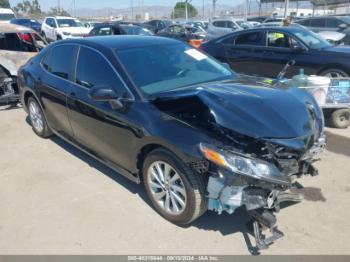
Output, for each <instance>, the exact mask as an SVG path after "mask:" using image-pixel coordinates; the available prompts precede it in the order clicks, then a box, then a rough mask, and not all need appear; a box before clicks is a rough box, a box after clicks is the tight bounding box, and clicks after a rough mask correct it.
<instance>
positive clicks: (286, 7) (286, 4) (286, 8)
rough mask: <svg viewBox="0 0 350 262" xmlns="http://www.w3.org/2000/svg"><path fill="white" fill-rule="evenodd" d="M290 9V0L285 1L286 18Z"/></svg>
mask: <svg viewBox="0 0 350 262" xmlns="http://www.w3.org/2000/svg"><path fill="white" fill-rule="evenodd" d="M288 9H289V0H285V3H284V17H287V16H288Z"/></svg>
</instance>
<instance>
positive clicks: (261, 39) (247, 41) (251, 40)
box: [235, 32, 265, 46]
mask: <svg viewBox="0 0 350 262" xmlns="http://www.w3.org/2000/svg"><path fill="white" fill-rule="evenodd" d="M235 44H236V45H254V46H265V32H252V33H245V34H241V35H239V36H237V37H236V41H235Z"/></svg>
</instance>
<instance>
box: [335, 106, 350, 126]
mask: <svg viewBox="0 0 350 262" xmlns="http://www.w3.org/2000/svg"><path fill="white" fill-rule="evenodd" d="M330 120H331V124H332V126H333V127H335V128H347V127H348V126H350V109H338V110H335V111H334V112H333V113H332V115H331V119H330Z"/></svg>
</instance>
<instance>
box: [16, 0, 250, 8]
mask: <svg viewBox="0 0 350 262" xmlns="http://www.w3.org/2000/svg"><path fill="white" fill-rule="evenodd" d="M131 1H133V3H134V6H137V5H140V4H141V3H142V2H143V3H144V5H165V6H172V5H174V4H175V3H176V2H177V0H90V1H87V0H75V5H76V7H77V8H82V7H86V8H94V9H98V8H104V7H113V8H126V7H130V3H131ZM243 1H244V0H218V2H217V3H218V4H228V5H232V6H235V5H237V4H240V3H242V2H243ZM19 2H22V0H10V3H11V5H16V4H17V3H19ZM60 2H61V5H62V6H63V8H65V9H71V8H72V7H73V0H60ZM204 2H205V4H211V3H212V0H204ZM39 3H40V5H41V8H42V9H43V10H47V9H49V8H50V7H51V6H57V3H58V0H39ZM192 3H193V4H194V5H202V4H203V0H192Z"/></svg>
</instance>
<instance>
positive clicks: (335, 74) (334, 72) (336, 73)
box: [321, 68, 349, 78]
mask: <svg viewBox="0 0 350 262" xmlns="http://www.w3.org/2000/svg"><path fill="white" fill-rule="evenodd" d="M321 75H322V76H326V77H329V78H342V77H349V74H347V73H346V72H345V71H344V70H341V69H337V68H331V69H327V70H325V71H323V72H322V73H321Z"/></svg>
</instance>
